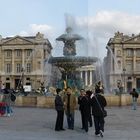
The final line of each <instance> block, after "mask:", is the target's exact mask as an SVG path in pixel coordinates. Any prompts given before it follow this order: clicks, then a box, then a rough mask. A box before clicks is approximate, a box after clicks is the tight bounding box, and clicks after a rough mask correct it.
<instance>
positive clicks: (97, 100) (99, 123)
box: [91, 88, 107, 137]
mask: <svg viewBox="0 0 140 140" xmlns="http://www.w3.org/2000/svg"><path fill="white" fill-rule="evenodd" d="M91 105H92V114H93V117H94V126H95V135H96V136H101V137H103V132H104V123H105V121H104V114H103V110H104V107H105V106H106V105H107V102H106V99H105V97H104V96H103V95H102V94H101V90H100V89H98V88H97V89H95V94H94V96H93V97H92V99H91Z"/></svg>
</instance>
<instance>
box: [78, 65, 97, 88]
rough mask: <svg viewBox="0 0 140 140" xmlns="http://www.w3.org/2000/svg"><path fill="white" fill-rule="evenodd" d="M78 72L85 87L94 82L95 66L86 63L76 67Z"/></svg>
mask: <svg viewBox="0 0 140 140" xmlns="http://www.w3.org/2000/svg"><path fill="white" fill-rule="evenodd" d="M77 71H78V72H80V78H81V79H82V81H83V84H84V85H85V86H86V87H90V86H92V85H94V84H95V66H94V65H87V66H82V67H80V68H78V69H77Z"/></svg>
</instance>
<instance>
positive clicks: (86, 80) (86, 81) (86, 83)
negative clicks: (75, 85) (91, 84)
mask: <svg viewBox="0 0 140 140" xmlns="http://www.w3.org/2000/svg"><path fill="white" fill-rule="evenodd" d="M85 85H86V86H87V85H88V79H87V71H85Z"/></svg>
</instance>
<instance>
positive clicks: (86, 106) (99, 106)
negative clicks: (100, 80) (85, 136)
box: [55, 86, 107, 137]
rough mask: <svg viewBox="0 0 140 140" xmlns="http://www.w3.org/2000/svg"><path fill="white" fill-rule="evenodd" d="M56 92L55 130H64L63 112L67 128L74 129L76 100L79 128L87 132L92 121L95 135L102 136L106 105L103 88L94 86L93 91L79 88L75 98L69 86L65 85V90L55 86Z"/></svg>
mask: <svg viewBox="0 0 140 140" xmlns="http://www.w3.org/2000/svg"><path fill="white" fill-rule="evenodd" d="M56 92H57V95H56V97H55V109H56V111H57V118H56V124H55V131H64V130H65V129H64V127H63V121H64V113H65V115H66V119H67V125H68V126H67V128H68V129H70V130H74V124H75V123H74V121H75V119H74V113H75V109H76V103H77V102H78V105H79V111H80V114H81V129H82V130H84V131H85V132H88V131H89V127H92V126H93V122H94V127H95V135H96V136H101V137H103V133H104V124H105V119H104V118H105V113H106V111H105V109H104V107H105V106H106V105H107V102H106V99H105V97H104V95H103V89H100V87H98V86H96V87H95V93H93V92H92V91H90V90H88V91H85V89H81V90H80V95H79V96H78V98H77V99H76V96H75V95H74V93H73V91H72V89H71V88H70V87H67V89H66V90H65V91H62V90H61V89H59V88H57V89H56ZM92 116H93V119H92Z"/></svg>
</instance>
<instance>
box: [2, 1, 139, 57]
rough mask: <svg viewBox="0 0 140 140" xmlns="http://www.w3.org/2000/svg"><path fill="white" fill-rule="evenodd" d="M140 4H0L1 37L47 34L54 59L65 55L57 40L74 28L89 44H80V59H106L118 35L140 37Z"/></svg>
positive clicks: (52, 2)
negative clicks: (67, 28) (107, 46)
mask: <svg viewBox="0 0 140 140" xmlns="http://www.w3.org/2000/svg"><path fill="white" fill-rule="evenodd" d="M139 6H140V0H0V18H1V20H0V34H1V35H2V36H3V37H8V36H16V35H22V36H28V35H35V34H36V33H37V32H38V31H40V32H42V33H44V34H45V36H46V37H47V38H48V39H49V40H50V41H51V43H52V45H53V48H54V49H53V55H62V51H61V49H62V47H60V45H63V44H59V43H57V42H55V39H56V38H57V37H58V36H59V35H61V34H63V33H64V32H65V28H66V27H67V26H71V27H72V28H73V29H74V32H75V33H77V34H80V35H81V36H83V37H84V38H86V39H87V40H86V41H85V42H84V43H83V42H82V43H79V42H78V43H77V45H78V48H77V52H78V55H85V54H86V53H88V55H91V56H97V57H101V58H103V57H104V56H106V49H105V47H106V44H107V42H108V40H109V38H111V37H113V36H114V33H115V32H117V31H120V32H123V33H124V34H128V35H131V34H133V33H134V34H139V33H140V24H139V23H140V8H139Z"/></svg>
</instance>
